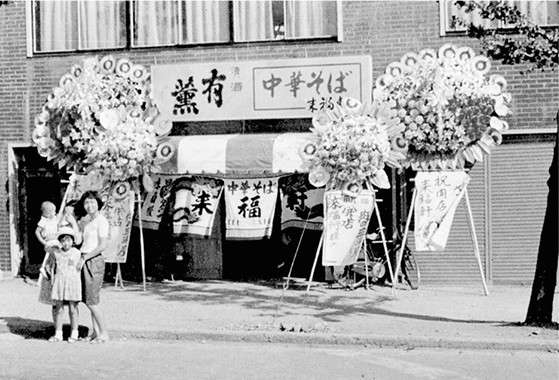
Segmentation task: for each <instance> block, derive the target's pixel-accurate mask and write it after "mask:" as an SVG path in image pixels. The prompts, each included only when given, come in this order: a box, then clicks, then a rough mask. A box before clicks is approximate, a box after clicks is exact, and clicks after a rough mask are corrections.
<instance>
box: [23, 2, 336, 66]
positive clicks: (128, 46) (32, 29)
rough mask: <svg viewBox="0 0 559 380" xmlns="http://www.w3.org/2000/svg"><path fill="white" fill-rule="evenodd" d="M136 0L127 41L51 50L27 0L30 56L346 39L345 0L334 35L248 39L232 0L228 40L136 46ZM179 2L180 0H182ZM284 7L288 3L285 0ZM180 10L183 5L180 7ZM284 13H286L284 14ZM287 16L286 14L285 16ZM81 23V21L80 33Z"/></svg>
mask: <svg viewBox="0 0 559 380" xmlns="http://www.w3.org/2000/svg"><path fill="white" fill-rule="evenodd" d="M134 1H137V0H125V1H124V3H125V4H126V5H125V9H126V15H125V16H126V18H125V24H126V25H125V29H126V36H125V37H126V43H125V46H122V47H111V48H94V49H80V48H79V47H78V48H77V49H72V50H51V51H36V33H37V31H36V18H35V7H34V0H25V19H26V37H27V38H26V40H27V57H28V58H31V57H42V56H52V55H70V54H77V53H88V52H98V51H127V50H144V49H168V48H185V47H199V46H216V45H222V46H234V45H246V44H262V43H266V44H267V43H273V44H281V43H293V42H332V41H335V42H342V41H343V8H342V1H343V0H333V1H335V2H336V35H332V36H313V37H284V38H281V39H274V38H272V39H263V40H249V41H235V40H234V38H235V34H234V21H235V20H234V15H233V1H234V0H229V1H228V5H229V35H230V38H229V40H228V41H217V42H216V41H211V42H193V43H175V44H158V45H142V46H134V43H133V42H134V41H133V33H134V14H133V13H134V9H133V5H134V4H133V2H134ZM179 6H180V3H179ZM284 7H285V4H284ZM179 11H180V9H179ZM284 15H285V14H284ZM284 17H285V16H284ZM79 28H80V23H79V22H78V35H79ZM181 32H182V24H181V23H179V35H182V33H181Z"/></svg>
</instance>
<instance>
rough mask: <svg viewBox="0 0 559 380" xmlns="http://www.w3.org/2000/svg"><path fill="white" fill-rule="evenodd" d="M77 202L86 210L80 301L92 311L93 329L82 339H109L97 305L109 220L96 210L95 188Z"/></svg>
mask: <svg viewBox="0 0 559 380" xmlns="http://www.w3.org/2000/svg"><path fill="white" fill-rule="evenodd" d="M80 206H81V208H82V210H83V211H84V212H85V216H84V217H83V218H81V220H80V229H81V231H82V238H83V244H82V246H81V256H82V257H81V264H82V266H83V267H82V301H83V302H84V303H85V304H86V306H87V307H88V308H89V311H90V312H91V323H92V326H93V333H92V334H90V335H89V336H88V337H87V338H85V340H90V341H91V342H92V343H103V342H106V341H107V340H108V339H109V335H108V332H107V329H106V326H105V321H104V320H103V316H102V314H101V310H100V309H99V293H100V291H101V286H102V285H103V277H104V275H105V260H104V259H103V254H102V253H103V251H104V250H105V248H106V246H107V241H108V239H109V221H108V220H107V218H105V217H104V216H103V215H101V213H100V212H99V210H101V207H102V206H103V202H102V201H101V199H100V198H99V195H98V194H97V193H96V192H95V191H86V192H85V193H84V194H83V195H82V197H81V199H80Z"/></svg>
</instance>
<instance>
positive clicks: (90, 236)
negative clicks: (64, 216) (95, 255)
mask: <svg viewBox="0 0 559 380" xmlns="http://www.w3.org/2000/svg"><path fill="white" fill-rule="evenodd" d="M86 218H87V217H86ZM108 237H109V221H108V220H107V218H105V217H104V216H103V215H101V214H97V216H96V217H95V219H93V220H91V221H89V222H87V220H86V222H85V224H84V226H83V244H82V246H81V249H80V250H81V251H82V252H85V253H89V252H91V251H93V250H94V249H95V248H97V246H98V245H99V242H100V241H101V239H103V238H105V239H106V238H108Z"/></svg>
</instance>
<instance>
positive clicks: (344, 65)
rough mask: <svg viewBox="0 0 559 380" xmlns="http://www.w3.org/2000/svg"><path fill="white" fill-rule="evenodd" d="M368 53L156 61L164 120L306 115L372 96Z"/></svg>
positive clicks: (153, 74)
mask: <svg viewBox="0 0 559 380" xmlns="http://www.w3.org/2000/svg"><path fill="white" fill-rule="evenodd" d="M371 75H372V63H371V57H370V56H354V57H351V56H350V57H322V58H300V59H286V60H269V61H236V62H213V63H212V62H210V63H184V64H173V65H153V66H152V67H151V77H152V88H153V97H154V99H155V103H156V104H157V106H158V107H159V111H160V112H161V116H160V117H161V119H162V120H169V121H202V120H245V119H285V118H308V117H310V115H311V113H312V112H317V111H319V110H324V109H332V108H333V107H334V104H335V103H336V102H340V101H341V98H342V97H352V98H355V99H358V100H359V101H361V102H362V103H365V104H366V103H368V102H370V100H371V87H372V77H371Z"/></svg>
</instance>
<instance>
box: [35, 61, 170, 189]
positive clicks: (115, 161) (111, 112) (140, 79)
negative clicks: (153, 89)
mask: <svg viewBox="0 0 559 380" xmlns="http://www.w3.org/2000/svg"><path fill="white" fill-rule="evenodd" d="M149 95H150V80H149V73H148V71H147V69H146V68H145V67H143V66H141V65H137V64H133V63H132V62H130V61H129V60H128V59H126V58H122V59H119V60H118V61H117V60H115V58H114V57H112V56H110V55H109V56H105V57H103V58H102V59H100V60H99V59H98V58H97V57H92V58H86V59H84V61H83V64H82V65H81V66H80V65H75V66H73V67H72V69H71V70H70V73H67V74H65V75H63V76H62V77H61V79H60V82H59V86H58V87H56V88H54V89H53V91H52V93H51V94H50V95H49V96H48V98H47V102H46V103H45V104H44V106H43V108H42V111H41V112H40V113H39V114H38V115H37V116H36V118H35V129H34V130H33V134H32V139H33V142H34V143H35V144H36V145H37V149H38V152H39V154H40V155H41V156H43V157H46V158H47V159H48V160H49V161H53V162H55V163H56V164H57V165H58V167H59V168H62V167H64V166H66V167H68V168H69V169H71V170H75V171H76V172H78V173H87V172H90V171H93V170H96V171H98V172H99V173H100V174H101V175H102V176H103V177H104V178H105V179H106V180H107V181H108V182H118V181H128V180H133V179H137V178H138V177H139V176H142V175H148V174H149V173H150V172H151V170H152V168H153V166H154V159H155V152H156V148H157V134H156V127H154V126H153V125H152V123H153V120H154V119H155V118H156V116H157V115H158V111H157V108H156V107H155V105H154V104H152V102H151V100H150V96H149ZM158 132H160V131H158ZM168 132H169V130H168V128H166V130H164V131H163V132H162V133H161V132H160V133H159V134H165V133H168Z"/></svg>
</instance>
